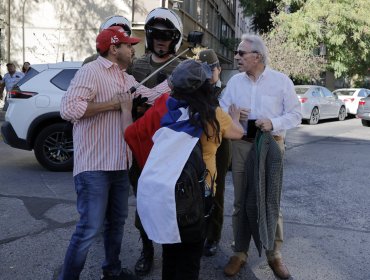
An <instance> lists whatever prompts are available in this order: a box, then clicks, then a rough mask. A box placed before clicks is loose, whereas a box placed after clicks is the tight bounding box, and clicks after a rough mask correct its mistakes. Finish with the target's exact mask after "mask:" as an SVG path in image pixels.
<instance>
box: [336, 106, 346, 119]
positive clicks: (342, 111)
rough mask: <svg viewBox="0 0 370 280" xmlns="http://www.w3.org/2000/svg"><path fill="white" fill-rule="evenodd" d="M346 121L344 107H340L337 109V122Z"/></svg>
mask: <svg viewBox="0 0 370 280" xmlns="http://www.w3.org/2000/svg"><path fill="white" fill-rule="evenodd" d="M345 119H346V107H344V106H342V107H340V109H339V114H338V120H340V121H344V120H345Z"/></svg>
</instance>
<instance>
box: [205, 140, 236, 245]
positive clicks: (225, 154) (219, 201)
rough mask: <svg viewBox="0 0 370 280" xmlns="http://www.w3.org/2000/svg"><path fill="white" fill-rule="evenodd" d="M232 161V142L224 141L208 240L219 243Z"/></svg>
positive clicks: (219, 155) (220, 151)
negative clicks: (227, 180) (226, 181)
mask: <svg viewBox="0 0 370 280" xmlns="http://www.w3.org/2000/svg"><path fill="white" fill-rule="evenodd" d="M230 161H231V142H230V140H228V139H222V142H221V145H220V147H218V149H217V153H216V168H217V178H216V196H215V198H214V201H213V203H214V208H213V211H212V214H211V216H210V218H209V220H208V224H207V235H206V237H207V240H209V241H216V242H219V241H220V239H221V231H222V225H223V222H224V194H225V177H226V173H227V171H228V169H229V166H230Z"/></svg>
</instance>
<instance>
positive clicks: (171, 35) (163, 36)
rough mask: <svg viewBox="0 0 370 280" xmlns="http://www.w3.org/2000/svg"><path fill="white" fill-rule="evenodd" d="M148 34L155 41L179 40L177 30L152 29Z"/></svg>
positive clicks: (149, 29)
mask: <svg viewBox="0 0 370 280" xmlns="http://www.w3.org/2000/svg"><path fill="white" fill-rule="evenodd" d="M147 34H148V36H149V37H151V38H153V39H157V40H163V41H173V40H175V39H177V32H176V30H162V29H157V28H154V27H150V28H148V30H147Z"/></svg>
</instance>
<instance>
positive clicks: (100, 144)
mask: <svg viewBox="0 0 370 280" xmlns="http://www.w3.org/2000/svg"><path fill="white" fill-rule="evenodd" d="M137 84H138V82H137V81H136V80H135V78H134V77H133V76H131V75H129V74H127V73H126V72H125V71H123V70H121V69H120V68H119V66H118V65H117V64H115V63H112V62H111V61H109V60H107V59H105V58H103V57H101V56H99V57H98V58H97V60H95V61H93V62H90V63H88V64H86V65H84V66H83V67H82V68H81V69H80V70H79V71H78V72H77V73H76V75H75V77H74V78H73V80H72V82H71V84H70V86H69V88H68V90H67V92H66V94H65V95H64V96H63V98H62V102H61V108H60V114H61V116H62V118H63V119H65V120H68V121H72V122H73V124H74V125H73V145H74V168H73V176H76V175H77V174H79V173H81V172H84V171H98V170H100V171H115V170H127V169H128V167H129V165H130V163H131V152H130V150H129V148H128V146H127V145H126V143H125V141H124V137H123V133H122V127H123V126H127V125H128V124H122V123H121V112H120V111H107V112H103V113H100V114H97V115H95V116H93V117H87V118H83V115H84V114H85V112H86V108H87V104H88V102H96V103H99V102H107V101H110V100H111V99H112V98H113V97H114V96H115V95H116V94H117V93H119V92H126V91H127V90H129V89H130V88H131V87H133V86H137ZM169 90H170V89H169V87H168V84H167V81H164V82H163V83H161V84H159V85H158V86H156V87H155V88H153V89H148V88H146V87H144V86H140V87H139V88H138V89H137V90H136V92H135V96H138V95H139V94H141V95H142V96H143V97H147V98H148V102H149V103H153V102H154V100H155V99H156V98H157V97H159V96H160V95H161V94H162V93H164V92H168V91H169Z"/></svg>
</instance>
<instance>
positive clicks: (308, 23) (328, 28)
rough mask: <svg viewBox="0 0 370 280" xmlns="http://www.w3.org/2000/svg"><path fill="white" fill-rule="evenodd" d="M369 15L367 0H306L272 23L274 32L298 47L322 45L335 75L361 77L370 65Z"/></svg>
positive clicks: (309, 48) (310, 48)
mask: <svg viewBox="0 0 370 280" xmlns="http://www.w3.org/2000/svg"><path fill="white" fill-rule="evenodd" d="M369 15H370V5H369V1H368V0H356V1H353V0H338V1H332V0H307V1H306V2H305V3H304V5H303V6H302V8H301V9H299V10H298V11H296V12H294V13H288V12H285V11H281V12H280V13H279V14H277V15H275V16H273V22H274V30H275V31H277V30H279V32H283V34H286V40H287V42H289V43H293V44H295V45H297V46H298V47H299V48H301V49H306V50H314V49H317V48H318V47H319V46H321V47H325V48H326V60H327V62H328V69H329V70H332V71H334V74H335V76H336V77H341V76H343V75H348V76H354V75H358V76H360V77H363V76H365V75H366V74H367V73H368V68H369V65H370V17H369ZM274 30H273V32H272V34H273V33H274V32H275V31H274ZM279 32H277V33H279Z"/></svg>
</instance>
